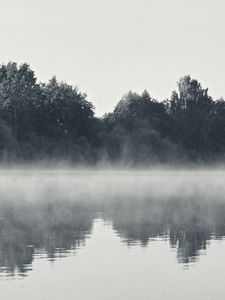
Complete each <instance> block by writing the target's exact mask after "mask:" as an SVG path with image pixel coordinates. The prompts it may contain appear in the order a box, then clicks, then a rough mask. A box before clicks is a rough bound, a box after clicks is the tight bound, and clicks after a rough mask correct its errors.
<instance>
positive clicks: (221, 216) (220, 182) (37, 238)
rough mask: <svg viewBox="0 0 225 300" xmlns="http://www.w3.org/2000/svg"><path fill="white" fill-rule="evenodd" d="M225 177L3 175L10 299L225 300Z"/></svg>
mask: <svg viewBox="0 0 225 300" xmlns="http://www.w3.org/2000/svg"><path fill="white" fill-rule="evenodd" d="M224 237H225V172H222V171H220V172H219V171H199V172H197V171H195V172H194V171H179V172H178V171H176V172H175V171H88V170H83V171H81V170H80V171H62V170H61V171H12V170H11V171H1V172H0V299H7V300H8V299H9V300H11V299H21V300H22V299H23V300H26V299H34V300H36V299H38V300H42V299H43V300H44V299H49V298H50V297H51V298H52V299H54V300H58V299H79V300H83V299H84V300H89V299H91V300H93V299H99V300H101V299H102V300H103V299H104V300H108V299H110V300H111V299H112V300H114V299H118V300H120V299H121V300H126V299H154V300H157V299H174V300H175V299H184V300H186V299H188V300H190V299H193V300H198V299H199V300H200V299H201V300H202V299H203V300H208V299H210V300H211V299H212V300H213V299H224V295H225V286H224V276H225V260H224V255H225V239H224Z"/></svg>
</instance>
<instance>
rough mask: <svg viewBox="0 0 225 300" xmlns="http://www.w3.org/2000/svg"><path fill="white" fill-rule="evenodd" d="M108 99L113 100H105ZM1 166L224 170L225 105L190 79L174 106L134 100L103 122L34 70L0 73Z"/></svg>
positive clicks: (146, 97) (145, 96) (68, 89)
mask: <svg viewBox="0 0 225 300" xmlns="http://www.w3.org/2000/svg"><path fill="white" fill-rule="evenodd" d="M106 97H107V95H106ZM0 160H1V161H2V162H34V161H37V162H38V161H44V160H49V161H58V160H64V161H69V162H74V163H81V164H92V165H94V164H96V163H101V162H108V163H112V164H117V163H118V164H119V163H124V164H126V165H138V164H140V165H146V164H147V165H148V164H154V163H169V164H172V163H187V162H192V163H196V162H223V160H225V101H224V100H223V99H218V100H214V99H212V97H210V96H209V95H208V89H204V88H202V86H201V84H200V83H199V82H198V81H197V80H195V79H192V78H191V77H190V76H185V77H183V78H181V79H180V80H179V82H178V88H177V91H173V92H172V95H171V97H170V98H168V99H166V100H164V101H157V100H156V99H153V98H151V96H150V94H149V93H148V92H147V91H146V90H145V91H143V93H142V94H141V95H139V94H137V93H134V92H131V91H130V92H128V93H127V94H125V95H124V96H123V97H122V99H121V100H120V101H119V102H118V103H117V105H116V106H115V108H114V110H113V112H110V113H107V114H105V115H104V116H103V117H100V118H97V117H96V116H95V113H94V105H93V104H92V103H91V102H90V101H88V100H87V95H86V94H84V93H81V92H80V91H79V90H78V88H77V87H73V86H71V85H68V84H67V83H65V82H58V81H57V79H56V78H55V77H53V78H52V79H50V80H49V82H48V83H41V82H37V79H36V77H35V73H34V72H33V71H32V70H31V69H30V67H29V65H28V64H22V65H17V64H16V63H12V62H10V63H8V64H4V65H1V66H0Z"/></svg>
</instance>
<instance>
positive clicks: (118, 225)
mask: <svg viewBox="0 0 225 300" xmlns="http://www.w3.org/2000/svg"><path fill="white" fill-rule="evenodd" d="M99 212H100V213H101V216H102V218H103V219H104V220H106V221H110V222H112V224H113V228H114V230H115V232H116V233H117V234H118V235H119V236H120V237H121V240H122V242H125V243H126V244H127V245H128V246H132V245H134V244H138V245H139V246H143V247H147V246H148V244H149V243H151V241H152V242H154V241H153V240H154V238H162V239H165V240H167V241H169V243H170V245H171V247H173V248H176V250H177V259H178V262H179V263H185V264H188V263H189V262H191V261H195V260H197V259H198V257H199V254H200V251H201V250H204V249H206V247H207V244H208V243H209V241H210V240H211V239H212V238H216V239H219V238H221V237H223V236H225V225H224V224H225V223H224V216H225V203H223V201H219V200H218V199H213V200H212V199H211V200H205V201H201V199H200V198H194V197H193V198H186V197H183V198H182V197H181V198H174V197H172V198H169V199H166V200H165V199H159V198H151V197H149V198H145V199H138V200H137V199H135V197H131V198H129V199H125V198H124V197H123V198H120V197H117V199H107V201H104V200H102V199H98V200H96V201H91V202H89V203H88V202H87V201H84V202H83V201H82V200H80V201H72V200H71V199H70V200H65V199H63V201H61V200H60V199H58V200H54V199H48V200H46V199H45V200H44V199H43V201H33V202H32V201H15V200H12V201H9V200H7V201H3V200H1V201H0V272H5V273H7V274H9V275H12V276H13V274H16V273H17V274H20V275H21V276H25V275H26V274H27V271H29V270H31V269H32V261H33V259H34V257H35V255H38V254H43V253H44V255H46V256H47V257H48V258H49V259H50V260H54V259H55V258H57V257H63V256H66V255H68V253H71V251H76V249H77V248H79V247H80V246H81V245H84V243H85V239H86V238H87V237H89V236H91V231H92V226H93V221H94V219H95V218H96V216H97V214H98V213H99Z"/></svg>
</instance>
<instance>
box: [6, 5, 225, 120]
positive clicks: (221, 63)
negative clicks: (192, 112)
mask: <svg viewBox="0 0 225 300" xmlns="http://www.w3.org/2000/svg"><path fill="white" fill-rule="evenodd" d="M0 13H1V15H0V62H1V63H2V62H4V63H5V62H8V61H16V62H18V63H22V62H27V63H29V64H30V66H31V68H32V69H34V70H35V72H36V76H37V78H38V80H41V81H47V80H48V79H49V78H50V77H51V76H52V75H56V76H57V78H58V79H59V80H64V81H66V82H68V83H70V84H73V85H77V86H79V88H80V90H81V91H83V92H86V93H87V94H88V99H89V100H90V101H92V102H93V103H94V105H95V107H96V114H97V115H101V114H103V113H104V112H108V111H111V110H112V109H113V107H114V106H115V105H116V103H117V102H118V100H119V99H120V98H121V96H122V95H123V94H124V93H126V92H127V91H128V90H130V89H132V90H133V91H136V92H142V91H143V90H144V89H147V90H148V91H149V92H150V94H151V96H152V97H154V98H158V99H164V98H167V97H169V96H170V94H171V91H172V90H173V89H175V88H176V82H177V81H178V79H179V78H180V77H181V76H183V75H185V74H190V75H192V76H193V77H194V78H197V79H198V80H199V81H200V82H201V83H202V85H203V87H209V93H210V94H211V95H212V96H213V97H215V98H219V97H221V96H222V95H224V96H225V17H224V14H225V1H224V0H188V1H187V0H185V1H184V0H62V1H61V0H0Z"/></svg>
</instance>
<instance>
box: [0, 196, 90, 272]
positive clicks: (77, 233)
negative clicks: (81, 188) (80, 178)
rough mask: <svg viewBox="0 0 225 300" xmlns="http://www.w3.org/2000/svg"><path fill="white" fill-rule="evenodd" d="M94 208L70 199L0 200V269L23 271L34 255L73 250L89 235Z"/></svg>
mask: <svg viewBox="0 0 225 300" xmlns="http://www.w3.org/2000/svg"><path fill="white" fill-rule="evenodd" d="M93 218H94V215H93V209H92V207H91V206H89V207H83V206H81V205H80V204H78V203H76V204H74V203H71V202H66V201H64V202H63V203H62V202H57V201H56V202H54V203H53V202H42V203H30V202H22V201H20V202H8V201H7V202H4V201H1V202H0V220H1V222H0V272H4V273H8V274H11V275H13V274H15V273H17V274H19V275H24V274H26V272H27V271H29V270H31V268H32V266H31V265H32V261H33V258H34V256H36V257H37V256H41V254H44V255H46V256H47V257H48V258H49V259H51V260H52V261H54V259H56V258H59V257H63V256H66V255H67V253H69V252H70V251H75V250H76V248H77V247H80V245H81V244H83V243H84V241H85V238H86V237H87V236H89V235H90V233H91V229H92V224H93Z"/></svg>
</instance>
